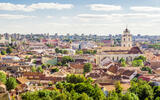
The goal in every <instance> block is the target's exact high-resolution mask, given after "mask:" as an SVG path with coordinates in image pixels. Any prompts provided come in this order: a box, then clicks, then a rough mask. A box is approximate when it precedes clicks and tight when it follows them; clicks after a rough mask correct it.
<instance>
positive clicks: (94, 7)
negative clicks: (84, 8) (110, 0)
mask: <svg viewBox="0 0 160 100" xmlns="http://www.w3.org/2000/svg"><path fill="white" fill-rule="evenodd" d="M89 7H90V9H91V10H95V11H114V10H122V7H121V6H116V5H105V4H91V5H89Z"/></svg>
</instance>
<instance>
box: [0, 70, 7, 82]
mask: <svg viewBox="0 0 160 100" xmlns="http://www.w3.org/2000/svg"><path fill="white" fill-rule="evenodd" d="M0 82H2V83H3V84H5V83H6V74H5V73H4V72H1V71H0Z"/></svg>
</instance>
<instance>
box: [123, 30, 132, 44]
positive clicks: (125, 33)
mask: <svg viewBox="0 0 160 100" xmlns="http://www.w3.org/2000/svg"><path fill="white" fill-rule="evenodd" d="M121 47H132V35H131V34H130V31H129V30H128V28H127V27H126V29H125V30H124V31H123V34H122V38H121Z"/></svg>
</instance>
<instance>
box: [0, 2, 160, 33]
mask: <svg viewBox="0 0 160 100" xmlns="http://www.w3.org/2000/svg"><path fill="white" fill-rule="evenodd" d="M126 26H127V27H128V29H129V30H130V31H131V34H133V35H136V34H141V35H160V0H0V33H1V34H2V33H5V32H7V33H21V34H28V33H36V34H37V33H50V34H54V33H58V34H60V35H61V34H64V35H65V34H67V33H69V34H75V33H76V34H82V33H83V34H86V35H87V34H93V35H94V34H97V35H108V34H121V33H122V32H123V30H124V29H125V28H126Z"/></svg>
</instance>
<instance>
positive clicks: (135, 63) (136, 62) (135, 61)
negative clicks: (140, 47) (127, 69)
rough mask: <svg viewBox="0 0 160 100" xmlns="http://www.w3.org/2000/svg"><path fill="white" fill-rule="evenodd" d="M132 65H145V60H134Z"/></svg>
mask: <svg viewBox="0 0 160 100" xmlns="http://www.w3.org/2000/svg"><path fill="white" fill-rule="evenodd" d="M132 66H134V67H139V66H144V64H143V60H141V59H140V60H133V61H132Z"/></svg>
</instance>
